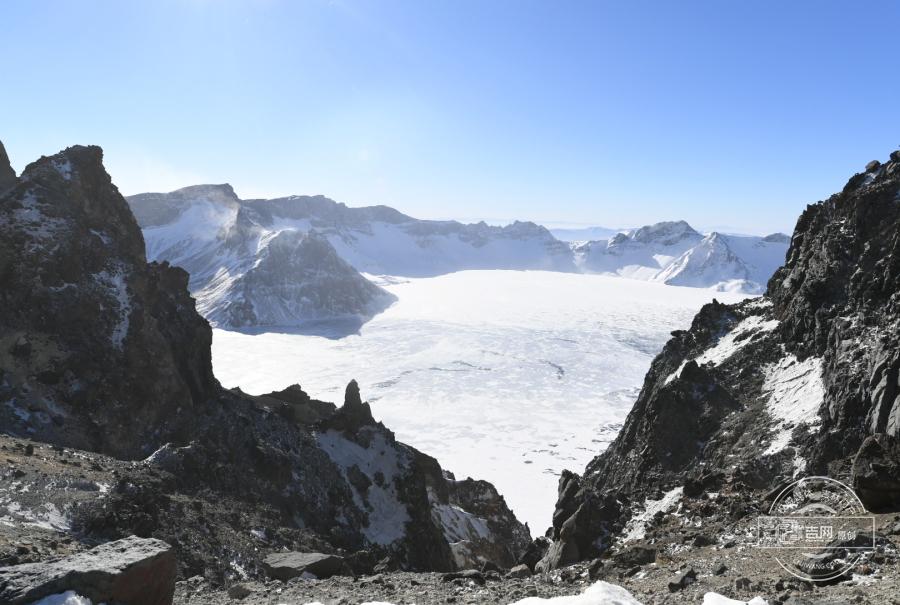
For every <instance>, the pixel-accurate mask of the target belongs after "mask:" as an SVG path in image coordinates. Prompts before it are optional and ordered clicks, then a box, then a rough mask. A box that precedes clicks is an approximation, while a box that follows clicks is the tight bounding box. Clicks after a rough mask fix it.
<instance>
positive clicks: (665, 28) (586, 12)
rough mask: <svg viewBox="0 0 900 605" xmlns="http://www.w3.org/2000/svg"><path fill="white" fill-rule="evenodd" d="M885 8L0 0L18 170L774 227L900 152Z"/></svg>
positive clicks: (536, 214) (890, 25)
mask: <svg viewBox="0 0 900 605" xmlns="http://www.w3.org/2000/svg"><path fill="white" fill-rule="evenodd" d="M898 23H900V3H897V2H890V1H887V2H877V1H872V2H870V1H865V2H861V1H859V0H852V1H850V0H848V1H845V2H838V1H836V0H815V1H812V0H792V1H791V2H784V1H765V0H759V1H743V2H739V1H737V0H735V1H728V0H716V1H709V2H704V1H692V0H685V1H681V2H669V1H659V2H646V1H642V0H621V1H604V0H592V1H586V2H577V1H568V0H561V1H556V0H554V1H550V0H546V1H541V2H538V1H533V0H509V1H507V0H477V1H470V0H454V1H450V0H410V1H393V0H383V1H378V2H376V1H350V0H332V1H325V0H306V1H304V0H296V1H287V0H285V1H279V0H256V1H251V0H246V1H237V0H215V1H214V0H153V1H140V0H129V1H128V2H120V1H118V0H116V1H99V0H82V1H79V2H74V1H68V0H59V1H52V0H3V1H2V2H0V24H2V26H3V27H2V30H3V31H2V35H0V58H2V63H0V65H2V66H0V140H2V141H3V143H4V144H5V145H6V147H7V151H8V152H9V155H10V158H11V160H12V163H13V166H14V168H16V169H17V170H21V169H22V168H23V167H24V166H25V165H26V164H27V163H28V162H30V161H32V160H33V159H36V158H37V157H39V156H40V155H49V154H52V153H55V152H56V151H58V150H59V149H62V148H64V147H67V146H69V145H73V144H96V145H100V146H101V147H103V149H104V151H105V163H106V166H107V168H108V170H109V171H110V173H111V174H112V176H113V180H114V182H115V183H116V184H117V185H118V186H119V188H120V189H121V190H122V192H123V193H125V194H134V193H139V192H144V191H169V190H173V189H176V188H179V187H182V186H186V185H191V184H198V183H222V182H228V183H231V184H232V185H233V186H234V188H235V190H236V191H237V193H238V195H240V196H241V197H244V198H253V197H275V196H280V195H288V194H323V195H327V196H328V197H331V198H333V199H336V200H338V201H342V202H345V203H346V204H348V205H350V206H362V205H371V204H387V205H390V206H393V207H395V208H397V209H399V210H401V211H403V212H405V213H407V214H411V215H413V216H416V217H419V218H455V219H459V220H479V219H487V220H489V221H491V222H504V221H509V220H513V219H523V220H534V221H537V222H542V223H544V224H551V225H563V224H566V225H604V226H607V227H631V226H638V225H642V224H647V223H653V222H657V221H660V220H673V219H685V220H687V221H688V222H690V223H692V224H693V225H695V226H696V227H698V228H701V229H707V230H708V229H719V230H724V231H732V232H741V233H760V234H762V233H769V232H773V231H787V232H790V231H791V230H792V228H793V225H794V223H795V221H796V217H797V216H798V215H799V213H800V212H801V211H802V210H803V208H804V207H805V205H806V204H808V203H813V202H816V201H818V200H820V199H824V198H826V197H827V196H828V195H830V194H831V193H833V192H835V191H838V190H839V189H840V188H841V187H842V186H843V185H844V183H845V182H846V180H847V179H848V178H849V177H850V176H851V175H852V174H853V173H854V172H858V171H860V170H862V169H863V166H864V165H865V164H866V162H868V161H869V160H872V159H880V160H882V161H883V160H886V159H887V157H888V154H889V153H890V152H891V151H893V150H895V149H897V148H898V145H900V132H898V129H900V112H898V111H897V109H896V100H897V98H900V77H898V75H897V69H896V61H895V59H896V54H897V26H898Z"/></svg>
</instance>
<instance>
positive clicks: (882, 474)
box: [853, 434, 900, 511]
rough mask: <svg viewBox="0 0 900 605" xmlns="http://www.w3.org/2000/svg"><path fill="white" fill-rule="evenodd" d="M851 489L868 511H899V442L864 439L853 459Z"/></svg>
mask: <svg viewBox="0 0 900 605" xmlns="http://www.w3.org/2000/svg"><path fill="white" fill-rule="evenodd" d="M853 489H854V490H855V491H856V494H857V495H858V496H859V499H860V500H862V503H863V505H864V506H865V507H866V508H867V509H869V510H872V511H887V510H900V439H896V438H893V437H889V436H888V435H883V434H882V435H872V436H870V437H867V438H866V440H865V441H863V444H862V445H861V446H860V448H859V451H858V452H857V453H856V457H855V458H854V459H853Z"/></svg>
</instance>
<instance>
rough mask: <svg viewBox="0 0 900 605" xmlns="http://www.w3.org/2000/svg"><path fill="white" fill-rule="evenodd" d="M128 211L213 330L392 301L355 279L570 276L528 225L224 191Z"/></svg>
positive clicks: (151, 251) (197, 191)
mask: <svg viewBox="0 0 900 605" xmlns="http://www.w3.org/2000/svg"><path fill="white" fill-rule="evenodd" d="M128 203H129V204H130V206H131V208H132V211H133V212H134V214H135V216H136V217H137V219H138V223H139V224H140V225H141V227H142V229H143V232H144V239H145V240H146V243H147V256H148V257H149V258H150V259H151V260H166V261H168V262H170V263H172V264H173V265H178V266H181V267H183V268H185V269H186V270H187V271H188V272H189V273H190V275H191V281H190V289H191V292H192V293H193V294H194V296H195V297H196V299H197V308H198V310H199V311H200V312H201V313H202V314H203V315H204V316H206V318H207V319H208V320H209V321H211V322H212V323H213V324H214V325H218V326H220V327H243V326H253V325H260V326H263V325H282V326H285V325H297V324H300V323H303V322H304V321H307V320H310V319H323V318H331V317H343V316H351V315H357V316H363V317H369V316H371V315H374V314H375V313H378V312H379V311H381V310H383V309H384V308H385V307H386V306H387V305H389V304H390V303H391V302H393V297H392V296H391V295H389V294H387V292H385V291H384V290H382V289H380V288H379V287H377V286H375V285H374V284H372V283H371V282H369V281H368V280H366V279H365V278H364V277H362V275H360V274H359V272H360V271H363V272H367V273H372V274H387V275H401V276H409V277H430V276H436V275H441V274H444V273H450V272H453V271H460V270H464V269H543V270H549V271H575V270H576V268H575V264H574V262H573V255H572V251H571V250H570V249H569V247H568V246H567V245H566V244H564V243H563V242H560V241H559V240H557V239H556V238H554V237H553V236H552V235H551V234H550V232H549V231H547V229H545V228H544V227H541V226H539V225H536V224H534V223H527V222H518V221H517V222H515V223H512V224H511V225H507V226H505V227H494V226H489V225H487V224H485V223H483V222H482V223H476V224H469V225H465V224H462V223H458V222H456V221H424V220H418V219H414V218H412V217H409V216H406V215H405V214H402V213H400V212H398V211H396V210H394V209H393V208H389V207H387V206H370V207H365V208H348V207H347V206H345V205H344V204H339V203H337V202H335V201H333V200H330V199H328V198H326V197H322V196H315V197H308V196H291V197H286V198H279V199H272V200H241V199H239V198H238V197H237V195H236V194H235V192H234V190H233V189H232V188H231V186H230V185H197V186H194V187H186V188H184V189H179V190H178V191H173V192H171V193H144V194H140V195H135V196H132V197H130V198H128Z"/></svg>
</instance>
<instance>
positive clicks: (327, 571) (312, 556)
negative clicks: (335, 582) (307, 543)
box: [263, 552, 344, 582]
mask: <svg viewBox="0 0 900 605" xmlns="http://www.w3.org/2000/svg"><path fill="white" fill-rule="evenodd" d="M263 565H264V566H265V568H266V573H268V574H269V576H270V577H272V578H275V579H276V580H281V581H282V582H287V581H288V580H290V579H291V578H296V577H299V576H302V575H303V574H304V573H309V574H312V575H314V576H316V577H317V578H330V577H331V576H334V575H337V574H339V573H341V572H342V571H343V570H344V559H343V557H338V556H336V555H324V554H322V553H318V552H279V553H273V554H271V555H269V556H268V557H266V559H265V561H264V563H263Z"/></svg>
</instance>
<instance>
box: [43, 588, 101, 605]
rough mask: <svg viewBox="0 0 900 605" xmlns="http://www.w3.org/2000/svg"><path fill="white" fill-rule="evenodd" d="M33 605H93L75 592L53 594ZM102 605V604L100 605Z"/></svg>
mask: <svg viewBox="0 0 900 605" xmlns="http://www.w3.org/2000/svg"><path fill="white" fill-rule="evenodd" d="M31 605H93V604H92V602H91V600H90V599H89V598H87V597H83V596H81V595H80V594H77V593H76V592H75V591H74V590H67V591H66V592H61V593H59V594H52V595H49V596H46V597H44V598H43V599H41V600H40V601H35V602H34V603H32V604H31ZM99 605H102V604H99Z"/></svg>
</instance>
